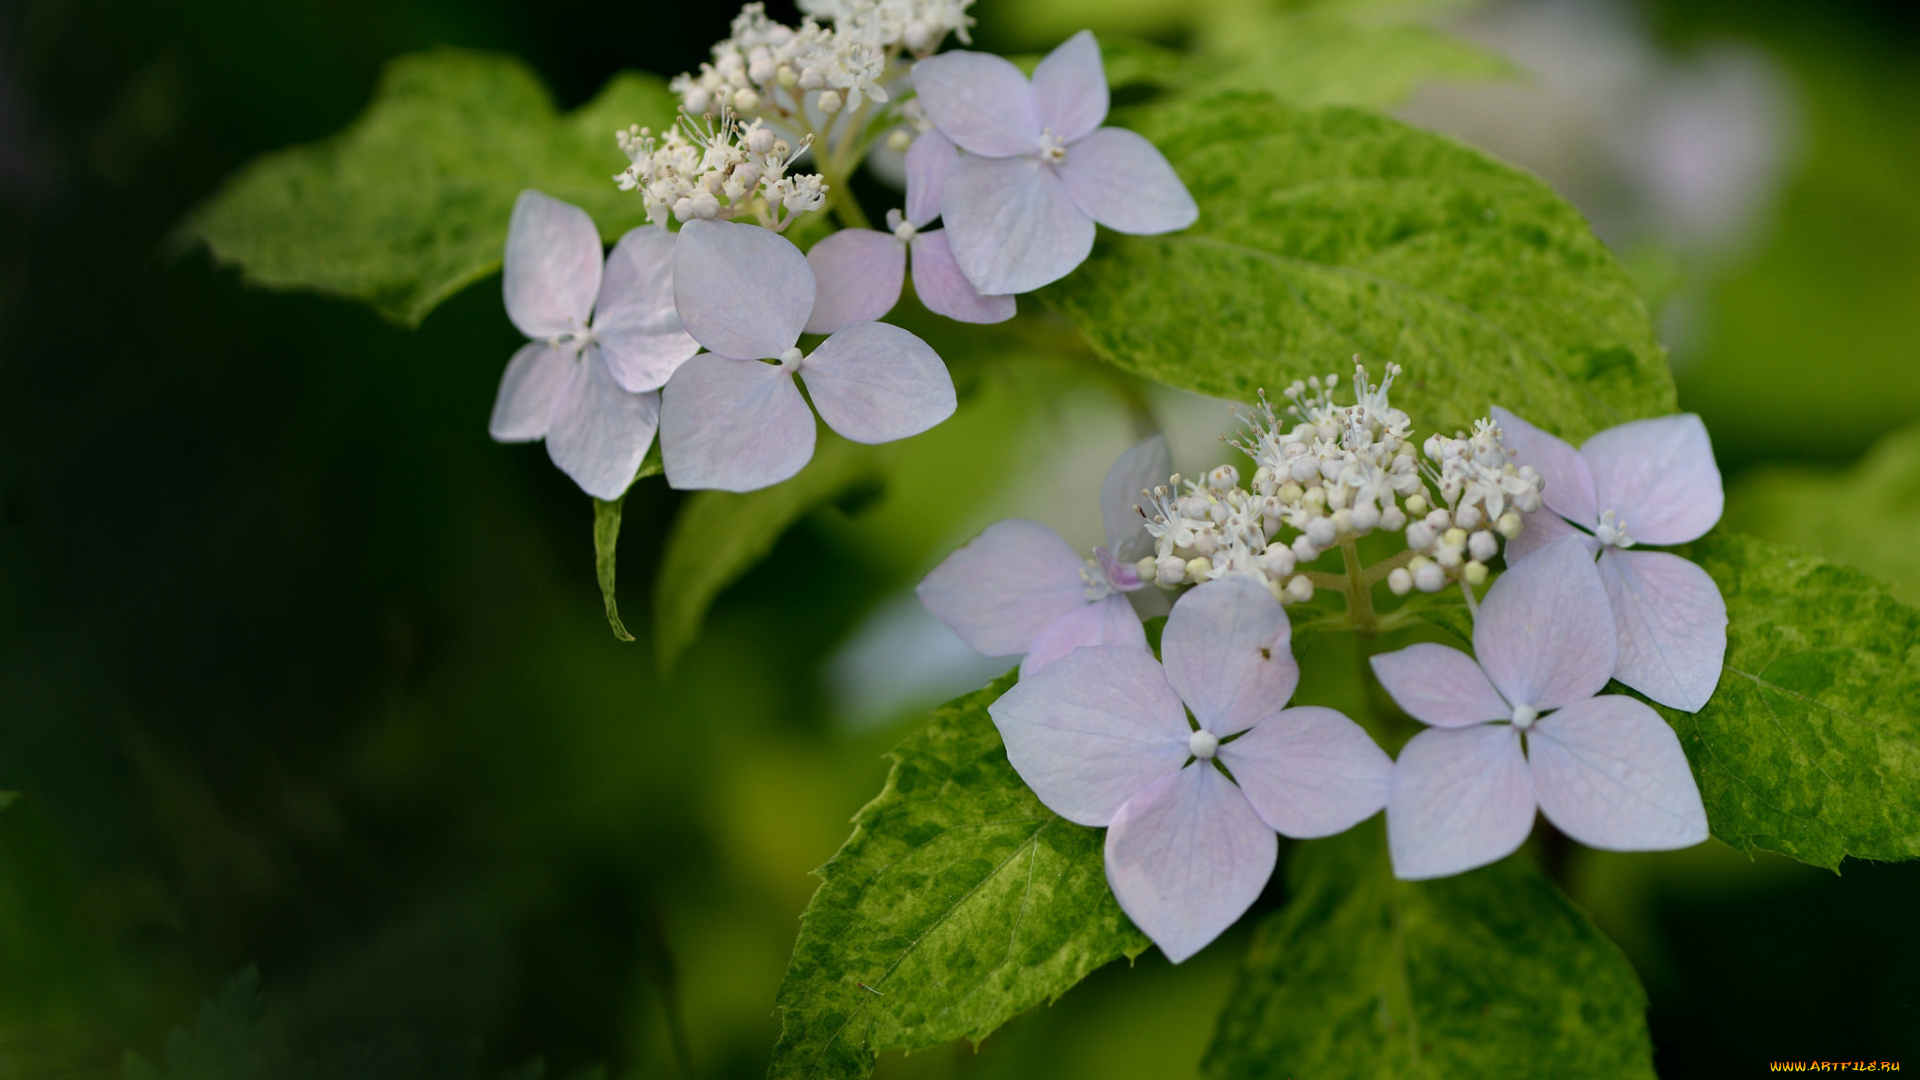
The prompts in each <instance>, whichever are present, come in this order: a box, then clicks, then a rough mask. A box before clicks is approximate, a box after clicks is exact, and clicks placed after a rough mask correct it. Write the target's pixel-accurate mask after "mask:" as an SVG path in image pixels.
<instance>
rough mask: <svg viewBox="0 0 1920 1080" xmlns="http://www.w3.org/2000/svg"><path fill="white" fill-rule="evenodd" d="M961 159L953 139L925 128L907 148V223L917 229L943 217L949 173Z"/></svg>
mask: <svg viewBox="0 0 1920 1080" xmlns="http://www.w3.org/2000/svg"><path fill="white" fill-rule="evenodd" d="M959 160H960V151H959V149H958V148H957V147H955V146H954V145H953V140H951V139H949V138H947V137H946V136H945V135H942V134H940V133H939V132H938V131H923V132H921V133H920V134H919V136H918V137H916V138H915V139H914V140H913V145H912V146H909V147H907V161H906V166H907V222H908V224H910V225H912V226H913V227H914V228H916V229H919V228H923V227H925V226H926V224H927V222H929V221H932V220H933V219H934V218H937V217H939V216H940V192H941V190H942V189H943V188H945V187H946V184H947V172H948V170H950V169H952V168H953V163H954V162H956V161H959Z"/></svg>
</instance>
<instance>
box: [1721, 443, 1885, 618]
mask: <svg viewBox="0 0 1920 1080" xmlns="http://www.w3.org/2000/svg"><path fill="white" fill-rule="evenodd" d="M1842 508H1843V509H1842ZM1836 509H1840V510H1841V511H1842V512H1833V511H1834V510H1836ZM1722 522H1723V524H1724V526H1725V527H1726V528H1728V529H1731V530H1736V531H1739V532H1744V533H1751V534H1752V535H1754V536H1758V537H1760V538H1762V539H1765V540H1773V541H1776V542H1778V543H1782V544H1794V545H1797V546H1800V547H1808V548H1813V549H1815V550H1817V551H1819V552H1821V553H1822V554H1824V555H1829V556H1831V557H1833V558H1835V559H1838V560H1840V561H1841V562H1845V563H1850V564H1852V565H1854V566H1857V567H1859V568H1861V569H1862V570H1866V571H1869V572H1871V573H1873V574H1875V575H1877V576H1879V577H1882V578H1884V579H1886V580H1887V581H1889V582H1891V583H1892V585H1893V589H1894V593H1895V594H1896V595H1897V596H1899V598H1900V599H1901V600H1903V601H1906V602H1907V603H1910V604H1911V603H1920V558H1915V555H1914V552H1915V551H1916V550H1920V427H1911V428H1907V429H1906V430H1904V431H1900V432H1896V433H1895V434H1892V435H1889V436H1887V437H1886V438H1885V439H1883V440H1881V441H1880V443H1879V444H1878V445H1876V446H1875V447H1874V448H1873V451H1872V452H1871V453H1869V454H1868V455H1867V456H1866V457H1865V458H1864V459H1862V460H1861V461H1860V463H1859V464H1858V465H1855V466H1854V467H1853V468H1851V469H1848V470H1847V471H1845V472H1834V471H1830V470H1820V469H1810V468H1806V467H1804V466H1802V467H1784V466H1774V467H1769V468H1764V469H1760V470H1757V471H1755V472H1753V473H1750V474H1748V475H1747V476H1746V477H1745V478H1744V479H1743V480H1742V481H1741V482H1740V483H1738V484H1736V485H1734V487H1733V489H1732V490H1731V491H1729V492H1727V513H1726V517H1725V518H1723V519H1722Z"/></svg>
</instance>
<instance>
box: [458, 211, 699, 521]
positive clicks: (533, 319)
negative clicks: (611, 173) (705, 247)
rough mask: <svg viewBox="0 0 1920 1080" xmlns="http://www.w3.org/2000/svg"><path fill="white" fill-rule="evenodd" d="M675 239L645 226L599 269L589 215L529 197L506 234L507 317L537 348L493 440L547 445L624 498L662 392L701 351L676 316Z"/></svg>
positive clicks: (517, 366) (588, 484)
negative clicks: (670, 379)
mask: <svg viewBox="0 0 1920 1080" xmlns="http://www.w3.org/2000/svg"><path fill="white" fill-rule="evenodd" d="M674 246H675V240H674V235H673V234H672V233H670V232H668V231H667V230H665V229H661V228H653V227H642V228H638V229H635V230H633V231H632V232H630V233H628V234H627V235H625V236H623V237H621V238H620V242H619V243H618V244H616V245H615V246H614V249H613V253H612V254H610V255H608V256H607V257H606V259H605V260H604V262H603V261H602V259H601V254H600V252H601V249H600V232H599V230H598V229H595V228H594V227H593V219H592V218H590V217H588V216H587V212H586V211H585V210H582V209H580V208H579V207H577V206H573V205H571V204H569V203H564V202H561V201H560V200H558V199H555V198H551V197H549V196H546V195H542V194H541V193H540V192H538V191H523V192H521V193H520V197H519V198H518V199H517V200H515V201H514V204H513V219H512V222H511V223H510V224H509V225H508V226H507V251H506V266H505V273H504V277H505V284H504V291H505V293H506V301H507V317H508V318H509V319H511V320H513V325H514V326H516V327H518V328H519V330H520V332H521V333H523V334H525V335H527V336H528V337H530V338H532V339H533V340H532V341H530V342H528V343H527V344H526V345H524V346H522V347H521V348H520V351H519V352H516V353H514V354H513V360H512V361H511V362H509V363H508V364H507V371H506V374H505V375H503V376H502V377H501V379H500V393H499V396H498V397H497V398H496V399H495V400H494V404H493V417H492V419H491V420H490V421H489V422H488V424H487V430H488V432H489V433H490V434H492V436H493V437H494V438H495V439H497V440H499V441H500V442H532V441H534V440H536V439H545V440H546V441H547V454H548V455H549V456H550V457H552V458H553V463H554V464H555V465H558V466H560V469H561V471H562V472H565V473H566V474H567V475H568V476H571V477H572V478H573V480H574V482H575V483H577V484H579V485H580V487H581V489H582V490H584V491H585V492H586V493H587V494H589V495H592V496H593V497H595V498H597V499H617V498H619V497H620V496H621V494H623V493H624V492H625V491H626V490H627V486H628V485H629V484H631V483H633V476H634V473H636V472H638V471H639V469H640V462H641V459H643V458H645V457H646V454H647V447H649V446H651V445H652V444H653V435H654V430H655V428H657V427H658V426H659V422H660V397H659V395H658V394H657V393H654V391H656V390H658V389H659V388H660V387H661V386H662V385H663V384H664V383H666V381H667V379H668V378H669V377H670V376H671V375H672V374H673V373H674V371H675V369H677V368H678V367H679V366H680V365H681V364H682V363H684V362H685V361H686V360H687V358H688V357H691V356H692V355H693V354H694V353H696V352H698V351H700V346H699V345H698V344H696V343H695V342H694V340H693V338H692V337H690V336H688V334H687V332H686V330H685V329H683V328H682V327H681V325H680V318H679V316H678V315H677V314H676V313H675V311H674V299H673V279H672V274H673V252H674Z"/></svg>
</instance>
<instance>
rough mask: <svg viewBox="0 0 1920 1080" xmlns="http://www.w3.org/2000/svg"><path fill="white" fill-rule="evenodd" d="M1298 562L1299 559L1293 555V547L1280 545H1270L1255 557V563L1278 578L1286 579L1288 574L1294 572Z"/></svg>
mask: <svg viewBox="0 0 1920 1080" xmlns="http://www.w3.org/2000/svg"><path fill="white" fill-rule="evenodd" d="M1297 562H1298V560H1296V559H1295V558H1294V557H1293V549H1291V548H1284V547H1280V546H1278V545H1275V546H1273V547H1270V548H1268V549H1267V550H1265V551H1263V552H1261V553H1260V554H1258V555H1255V556H1254V557H1253V564H1254V565H1255V566H1258V567H1259V568H1260V569H1261V570H1263V571H1265V572H1266V573H1268V574H1269V575H1271V576H1272V577H1274V578H1275V579H1276V580H1279V579H1284V578H1285V577H1286V576H1287V575H1288V574H1291V573H1293V568H1294V565H1295V564H1296V563H1297Z"/></svg>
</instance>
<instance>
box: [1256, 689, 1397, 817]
mask: <svg viewBox="0 0 1920 1080" xmlns="http://www.w3.org/2000/svg"><path fill="white" fill-rule="evenodd" d="M1220 762H1221V764H1223V765H1225V766H1226V767H1227V771H1229V772H1231V773H1233V778H1234V780H1235V781H1237V782H1238V783H1239V785H1240V790H1241V791H1244V792H1246V795H1247V801H1248V802H1251V803H1252V804H1253V808H1254V810H1255V811H1256V812H1258V813H1259V815H1260V819H1261V820H1262V821H1265V822H1266V823H1267V824H1268V825H1271V826H1273V828H1274V829H1275V830H1276V831H1277V832H1280V833H1281V834H1283V835H1286V836H1291V837H1294V838H1295V839H1300V840H1305V839H1309V838H1311V837H1316V836H1332V835H1333V834H1334V833H1338V832H1345V831H1346V830H1348V829H1350V828H1352V827H1354V826H1355V825H1358V824H1359V823H1360V822H1362V821H1365V820H1367V819H1368V818H1370V817H1372V816H1373V815H1374V814H1376V813H1378V812H1379V810H1380V808H1381V807H1384V806H1386V805H1387V792H1388V791H1390V790H1391V789H1392V787H1393V759H1392V758H1389V757H1388V756H1387V753H1386V751H1384V750H1382V749H1380V746H1379V744H1377V743H1375V742H1374V741H1373V737H1372V736H1370V735H1368V734H1367V733H1366V731H1365V730H1363V729H1362V728H1361V727H1360V725H1359V724H1356V723H1354V722H1353V721H1352V720H1349V719H1347V718H1346V717H1345V716H1343V715H1341V714H1340V713H1338V712H1335V711H1334V710H1332V709H1326V708H1321V707H1320V706H1318V705H1307V706H1302V707H1300V708H1297V709H1284V710H1282V711H1281V712H1280V713H1279V715H1277V716H1269V717H1267V718H1266V719H1265V720H1262V721H1260V722H1259V723H1257V724H1255V725H1253V730H1252V731H1249V732H1247V733H1246V734H1245V735H1242V736H1240V737H1239V738H1238V739H1235V740H1234V741H1232V742H1230V743H1227V744H1226V745H1225V746H1222V747H1221V748H1220Z"/></svg>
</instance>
